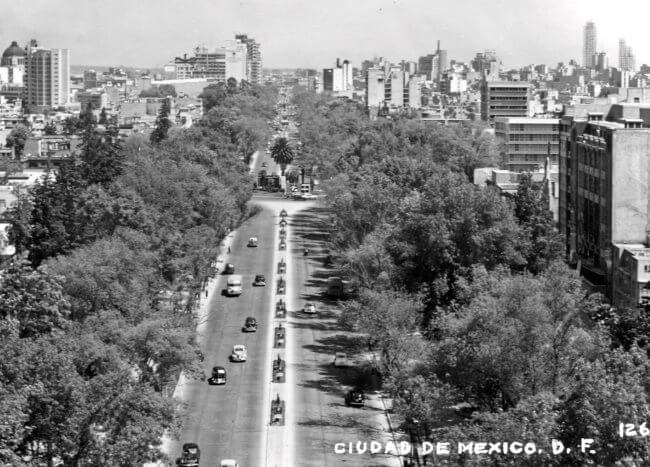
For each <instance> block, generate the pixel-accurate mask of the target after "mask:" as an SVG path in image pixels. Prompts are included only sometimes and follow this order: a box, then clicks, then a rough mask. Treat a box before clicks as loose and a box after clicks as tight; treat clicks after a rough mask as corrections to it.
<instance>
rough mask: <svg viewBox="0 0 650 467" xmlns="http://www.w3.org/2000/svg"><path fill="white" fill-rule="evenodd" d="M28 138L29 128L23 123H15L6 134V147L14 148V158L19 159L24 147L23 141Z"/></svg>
mask: <svg viewBox="0 0 650 467" xmlns="http://www.w3.org/2000/svg"><path fill="white" fill-rule="evenodd" d="M27 138H29V129H28V128H27V127H26V126H25V125H20V124H18V125H16V126H15V127H13V129H12V130H11V132H10V133H9V135H8V136H7V147H8V148H14V152H15V155H16V158H18V159H20V158H21V156H22V155H23V150H24V149H25V141H27Z"/></svg>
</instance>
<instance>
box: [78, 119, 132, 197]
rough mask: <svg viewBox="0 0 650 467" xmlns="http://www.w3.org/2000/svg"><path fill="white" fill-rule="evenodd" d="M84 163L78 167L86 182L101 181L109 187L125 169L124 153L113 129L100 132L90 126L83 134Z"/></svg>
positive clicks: (82, 154) (81, 154) (100, 182)
mask: <svg viewBox="0 0 650 467" xmlns="http://www.w3.org/2000/svg"><path fill="white" fill-rule="evenodd" d="M80 149H81V153H80V156H79V159H80V161H81V162H82V164H81V165H80V166H79V167H78V170H79V174H80V176H81V177H82V178H83V179H84V181H85V182H86V184H88V185H92V184H94V183H99V184H101V185H102V186H104V187H107V186H108V185H109V184H110V183H112V182H113V180H115V179H116V178H117V177H118V176H119V175H120V174H122V172H123V170H124V155H123V153H122V151H121V149H120V145H119V140H118V139H117V135H115V134H114V133H112V132H111V131H108V130H107V131H104V132H100V131H97V130H96V129H95V128H94V127H88V128H87V129H86V131H84V133H83V135H82V141H81V146H80Z"/></svg>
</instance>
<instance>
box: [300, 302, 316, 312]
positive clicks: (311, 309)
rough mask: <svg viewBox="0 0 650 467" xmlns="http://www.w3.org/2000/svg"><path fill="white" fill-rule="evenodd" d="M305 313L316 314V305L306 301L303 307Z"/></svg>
mask: <svg viewBox="0 0 650 467" xmlns="http://www.w3.org/2000/svg"><path fill="white" fill-rule="evenodd" d="M302 311H303V312H304V313H307V314H310V315H315V314H316V305H314V304H313V303H311V302H307V303H305V307H304V308H303V309H302Z"/></svg>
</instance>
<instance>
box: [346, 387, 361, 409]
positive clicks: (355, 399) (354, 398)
mask: <svg viewBox="0 0 650 467" xmlns="http://www.w3.org/2000/svg"><path fill="white" fill-rule="evenodd" d="M365 400H366V396H365V394H364V393H363V391H362V390H361V389H352V390H351V391H348V392H347V393H346V394H345V405H347V406H348V407H363V406H364V404H365Z"/></svg>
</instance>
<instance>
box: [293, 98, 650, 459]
mask: <svg viewBox="0 0 650 467" xmlns="http://www.w3.org/2000/svg"><path fill="white" fill-rule="evenodd" d="M293 104H294V105H295V106H296V112H297V121H298V122H299V124H300V127H299V133H300V135H299V139H300V141H301V143H302V146H301V150H300V151H298V152H297V154H296V156H295V163H296V164H297V165H300V166H302V167H308V168H311V170H312V171H315V172H317V174H318V177H319V179H320V180H322V183H323V189H324V190H325V192H326V194H327V197H326V201H325V202H326V204H327V206H328V208H329V211H330V213H331V214H330V215H331V219H330V223H329V225H331V235H330V238H331V245H330V249H331V253H332V257H333V259H334V266H335V267H336V268H338V273H340V274H341V275H343V276H344V277H347V278H348V279H350V280H351V281H352V282H353V284H356V285H357V293H356V295H355V296H353V297H352V299H351V300H347V301H344V302H341V305H342V307H343V312H342V314H341V317H340V321H341V324H342V325H343V326H344V327H346V328H347V329H350V330H354V331H358V332H361V333H363V334H364V335H366V336H367V339H368V345H369V346H370V348H372V349H374V351H375V352H376V353H377V355H378V356H380V357H381V358H380V359H379V362H380V363H379V365H380V367H379V368H377V370H379V371H380V372H381V375H382V382H383V386H384V389H385V390H387V391H389V393H390V394H391V395H392V397H393V398H394V411H395V412H396V415H398V418H399V420H401V427H402V429H403V430H404V431H405V432H406V433H408V434H409V435H410V436H411V437H412V439H413V440H414V441H423V440H429V441H434V442H435V441H440V440H443V441H451V442H458V441H467V440H475V441H486V442H497V441H520V442H524V443H525V442H527V441H531V442H535V443H537V446H538V447H540V448H541V449H543V450H544V453H542V454H538V455H533V456H525V455H512V454H509V455H501V454H491V455H483V456H467V455H458V454H456V453H454V454H452V455H451V456H443V457H439V458H435V459H433V464H434V465H441V464H445V465H447V464H448V465H494V466H497V465H498V466H505V465H512V466H514V465H531V466H533V465H535V466H538V465H539V466H541V465H556V466H564V465H576V466H577V465H623V464H624V463H627V464H625V465H642V464H641V463H638V462H643V461H639V459H647V458H648V457H649V456H650V442H648V438H647V436H646V437H644V436H636V437H621V436H619V434H618V423H619V421H624V422H627V423H639V424H640V423H642V422H644V421H646V420H648V415H650V413H649V410H650V397H649V396H650V360H649V358H648V350H650V348H649V347H648V342H650V321H648V318H647V316H646V313H644V312H643V311H640V312H639V311H634V310H615V309H612V308H611V307H610V306H609V305H607V304H606V303H605V301H604V299H603V298H602V297H601V296H599V295H590V294H589V293H587V291H586V290H585V289H584V288H583V286H582V283H581V280H580V279H579V277H578V275H577V273H576V271H574V270H572V269H570V268H569V267H568V266H567V265H566V264H565V263H564V261H563V260H564V246H563V245H564V241H563V239H562V238H561V236H560V235H559V234H558V233H557V232H556V230H555V229H554V225H553V219H552V215H551V213H550V212H549V210H548V198H547V193H546V191H545V190H544V189H543V187H541V186H540V185H539V184H535V183H533V182H532V179H531V177H530V176H526V175H524V176H522V178H521V182H520V184H519V187H518V190H517V192H516V194H514V195H513V196H510V197H508V198H504V197H502V196H500V195H499V194H498V192H497V191H496V190H495V189H492V188H490V187H479V186H476V185H474V184H473V183H472V181H473V180H472V178H473V172H474V169H475V168H477V167H498V166H499V165H500V162H501V161H500V155H499V153H500V151H499V147H498V145H497V144H496V143H495V141H494V138H493V136H492V135H490V134H489V133H488V132H485V131H483V130H484V127H483V126H481V124H480V123H478V122H468V123H464V124H459V125H455V126H440V125H431V124H426V123H423V122H421V121H418V120H416V119H413V118H410V117H409V116H400V115H396V116H394V117H393V118H383V119H378V120H375V121H372V120H370V119H368V118H367V117H366V114H365V112H364V109H363V108H362V107H360V106H359V105H358V104H356V103H354V102H352V101H348V100H341V99H334V98H332V97H331V96H329V95H327V94H322V95H317V94H314V93H310V92H307V91H305V90H301V89H300V88H296V89H295V90H294V92H293ZM649 432H650V431H649ZM582 438H589V439H593V440H594V446H593V450H594V451H595V452H594V453H589V452H586V453H583V452H582V451H581V450H580V440H581V439H582ZM551 439H557V440H561V441H562V442H563V443H564V444H565V446H567V447H570V448H571V453H566V452H565V453H563V454H561V455H552V454H551V453H550V451H551V450H550V442H551ZM452 451H453V449H452ZM431 461H432V459H429V463H431ZM634 462H637V464H634Z"/></svg>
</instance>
